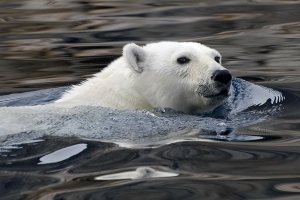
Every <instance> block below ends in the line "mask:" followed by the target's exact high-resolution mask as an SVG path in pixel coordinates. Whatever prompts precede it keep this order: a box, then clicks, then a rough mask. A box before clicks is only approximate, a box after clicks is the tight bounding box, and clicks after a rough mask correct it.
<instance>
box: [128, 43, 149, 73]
mask: <svg viewBox="0 0 300 200" xmlns="http://www.w3.org/2000/svg"><path fill="white" fill-rule="evenodd" d="M123 57H124V58H125V60H126V62H127V64H128V65H129V66H131V67H132V68H133V69H134V70H135V71H137V72H142V71H143V66H142V62H143V61H145V58H146V52H145V50H144V49H143V48H142V47H140V46H138V45H136V44H134V43H130V44H127V45H125V46H124V48H123Z"/></svg>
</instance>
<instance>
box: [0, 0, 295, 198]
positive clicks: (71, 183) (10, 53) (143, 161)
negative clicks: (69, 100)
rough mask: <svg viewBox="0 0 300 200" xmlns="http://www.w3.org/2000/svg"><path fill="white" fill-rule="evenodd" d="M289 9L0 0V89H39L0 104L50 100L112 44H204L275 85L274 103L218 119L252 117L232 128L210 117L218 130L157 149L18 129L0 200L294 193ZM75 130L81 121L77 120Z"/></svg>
mask: <svg viewBox="0 0 300 200" xmlns="http://www.w3.org/2000/svg"><path fill="white" fill-rule="evenodd" d="M299 9H300V4H299V1H284V0H276V1H260V0H226V1H220V0H204V1H201V2H199V1H194V0H189V1H184V2H182V1H176V0H174V1H168V2H162V1H155V0H146V1H100V0H96V1H92V0H86V1H76V0H63V1H57V0H24V1H17V0H10V1H8V0H2V1H1V2H0V35H1V37H0V94H10V93H16V92H24V91H34V90H37V89H46V88H50V89H49V90H43V91H41V92H38V93H36V92H32V93H26V94H25V95H19V94H11V95H10V96H5V97H4V98H5V99H3V98H2V102H1V105H2V106H3V105H7V106H11V105H36V104H43V103H44V102H45V100H47V101H52V100H53V99H55V98H57V96H58V95H59V94H60V93H61V92H62V91H63V90H65V89H66V88H59V89H53V88H55V87H58V86H69V85H70V84H74V83H78V82H80V81H81V80H84V79H85V78H87V77H90V76H91V74H92V73H94V72H98V71H99V70H101V69H102V68H103V67H105V66H106V65H107V64H108V63H109V62H111V61H112V60H114V59H115V58H117V57H118V56H120V54H121V50H122V46H123V45H124V44H126V43H128V42H136V43H138V44H145V43H149V42H153V41H161V40H175V41H176V40H178V41H196V42H201V43H204V44H206V45H208V46H211V47H213V48H216V49H217V50H219V51H220V52H221V54H222V55H223V61H224V63H223V64H224V66H225V67H226V68H228V69H229V70H230V71H231V72H232V73H233V75H234V76H236V77H240V78H243V79H245V80H248V81H250V82H255V83H257V84H260V85H264V86H267V87H271V88H275V89H276V90H278V91H280V92H282V94H283V96H284V97H285V101H284V103H283V104H282V105H281V106H278V105H277V106H276V107H273V104H272V102H266V103H265V102H262V104H263V103H264V104H263V105H262V106H255V107H250V108H249V109H247V110H245V111H244V115H242V114H240V115H238V117H237V118H234V117H232V118H231V119H225V120H228V121H230V120H231V121H233V122H236V121H234V120H238V121H239V122H240V121H241V120H242V121H243V120H244V121H245V120H246V121H247V120H249V116H252V117H253V118H251V119H256V120H257V121H255V123H253V121H252V123H250V124H248V125H247V126H243V127H237V128H236V129H234V131H233V130H231V129H228V130H227V129H226V127H227V126H224V127H225V128H224V127H223V125H222V123H220V124H219V125H220V127H216V128H217V129H218V128H219V129H220V131H219V132H218V131H216V132H217V133H219V134H220V135H216V134H211V133H209V134H208V133H205V134H203V133H202V132H200V133H199V132H197V134H200V136H202V139H203V140H197V141H186V142H177V143H172V144H167V145H164V144H163V145H159V146H158V147H157V148H122V147H120V146H118V145H116V144H113V143H108V142H106V143H105V142H103V141H98V140H87V139H78V138H75V137H74V138H73V137H57V136H56V137H55V136H51V135H55V134H57V133H55V132H49V133H46V134H45V135H47V136H43V135H40V137H39V138H30V136H31V135H32V134H35V132H34V131H32V132H23V135H22V137H21V134H20V138H21V139H22V140H23V141H20V143H18V144H17V143H15V144H10V145H11V146H5V148H1V149H0V197H1V199H145V200H146V199H218V198H219V199H220V198H222V199H241V198H248V199H254V198H258V199H274V198H282V199H283V198H285V199H299V198H300V191H299V185H300V179H299V177H300V171H299V170H298V168H299V167H298V166H299V165H300V158H299V156H300V151H299V141H300V139H299V130H300V127H299V123H300V121H299V106H298V103H299V101H298V99H299V94H300V93H299V91H300V87H299V86H300V84H299V80H300V79H299V76H300V70H299V69H300V68H299V63H300V62H299V61H300V55H299V52H300V46H299V43H300V22H299ZM256 91H257V90H256ZM252 96H256V98H254V100H259V99H265V97H263V96H262V93H260V92H257V93H253V94H252ZM257 97H259V98H257ZM279 98H280V100H282V96H280V95H279ZM4 100H5V101H4ZM273 100H274V101H278V99H273ZM249 102H252V100H250V99H249V101H247V102H244V103H245V105H244V104H243V106H246V107H247V103H249ZM253 103H254V102H252V104H251V105H253ZM254 104H255V103H254ZM256 104H259V102H258V103H256ZM275 108H276V112H272V109H275ZM236 110H238V108H236ZM266 110H268V112H267V113H266V112H265V111H266ZM278 110H280V114H278V112H277V111H278ZM96 111H97V110H95V111H94V112H96ZM92 112H93V111H90V113H92ZM272 113H273V114H274V113H276V116H275V115H274V116H272V115H271V114H272ZM1 114H2V115H3V113H1ZM19 114H20V115H21V114H24V116H25V114H26V112H25V111H24V113H19ZM46 116H47V115H43V116H41V117H40V118H42V119H43V120H44V119H46ZM82 116H84V113H82ZM95 116H96V115H95ZM125 116H126V115H125ZM233 116H234V115H233ZM62 117H64V119H68V118H67V117H68V116H62ZM215 117H216V118H214V120H215V121H217V120H219V116H215ZM243 117H244V118H245V119H243ZM204 118H205V117H204ZM260 118H261V119H260ZM5 119H8V118H5V116H4V117H3V119H2V120H5ZM12 119H14V118H12ZM145 119H149V118H145ZM186 119H187V118H186ZM190 119H193V120H194V119H195V117H194V118H193V117H191V118H190ZM208 119H209V118H206V120H207V121H208ZM266 119H268V120H266ZM26 120H28V124H30V123H33V121H34V120H36V119H32V118H30V117H29V116H28V117H27V118H26ZM90 120H91V121H93V120H95V119H90ZM48 121H49V124H51V123H50V121H51V119H48ZM56 122H57V123H58V124H60V125H61V126H62V127H64V126H63V122H58V121H56ZM179 122H180V121H177V123H179ZM185 122H186V123H189V121H188V120H186V121H185ZM192 122H193V123H196V122H195V121H192ZM204 122H206V121H204ZM259 122H260V123H259ZM21 123H26V122H25V121H22V122H21ZM110 123H112V124H114V123H113V122H110ZM149 123H150V122H149ZM202 123H203V122H202ZM236 123H238V122H236ZM7 124H8V125H10V126H11V127H14V125H13V124H9V123H8V122H7ZM205 124H206V123H204V125H205ZM2 125H3V123H2ZM37 125H39V124H37ZM184 125H185V124H179V125H178V126H182V127H183V126H184ZM74 126H75V125H74ZM199 126H200V125H199ZM37 127H38V126H37ZM76 127H77V128H78V130H80V128H82V127H84V126H83V125H81V124H80V123H78V121H77V124H76ZM94 127H95V128H96V127H97V124H94ZM6 128H8V127H6ZM31 128H32V127H31ZM69 128H72V126H69ZM126 128H128V127H123V129H118V130H119V131H120V133H121V132H122V130H127V129H126ZM67 129H68V127H65V129H64V130H67ZM171 129H172V127H167V128H166V130H171ZM32 130H35V129H34V128H32ZM153 130H157V128H155V127H153ZM138 133H140V134H141V135H142V136H143V131H137V132H136V133H135V134H138ZM3 134H4V135H5V134H7V133H6V132H3V130H2V129H1V130H0V135H3ZM24 134H28V138H27V140H26V141H24V138H26V137H24ZM94 134H101V133H99V132H97V133H94ZM222 134H223V135H222ZM245 134H246V135H245ZM247 134H248V135H247ZM49 135H50V136H49ZM204 135H205V136H206V137H204ZM230 137H233V138H230ZM238 137H243V139H241V138H238ZM224 138H225V139H224ZM251 138H252V139H251ZM9 139H11V138H10V136H7V137H6V139H5V140H6V141H3V138H1V141H2V142H3V143H5V142H7V141H9ZM181 141H182V140H181ZM161 142H164V141H163V140H162V141H161ZM166 143H168V142H167V141H166ZM124 177H125V178H124ZM136 177H138V178H136ZM100 179H101V180H100Z"/></svg>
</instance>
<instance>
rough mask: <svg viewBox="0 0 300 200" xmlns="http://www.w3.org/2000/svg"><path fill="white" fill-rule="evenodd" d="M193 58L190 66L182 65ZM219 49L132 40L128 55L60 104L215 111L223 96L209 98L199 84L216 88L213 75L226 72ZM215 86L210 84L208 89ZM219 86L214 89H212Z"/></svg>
mask: <svg viewBox="0 0 300 200" xmlns="http://www.w3.org/2000/svg"><path fill="white" fill-rule="evenodd" d="M183 56H185V57H188V58H189V59H190V60H191V61H190V62H189V63H188V64H184V65H180V64H178V63H177V59H178V58H179V57H183ZM215 56H219V57H221V55H220V54H219V53H218V52H217V51H216V50H214V49H211V48H209V47H207V46H204V45H202V44H199V43H194V42H159V43H151V44H147V45H145V46H142V47H141V46H138V45H136V44H133V43H131V44H127V45H126V46H124V48H123V56H122V57H120V58H118V59H117V60H115V61H113V62H112V63H111V64H110V65H108V67H106V68H105V69H104V70H102V71H101V72H99V73H96V74H95V75H94V77H92V78H90V79H88V80H86V81H84V82H83V83H81V84H79V85H76V86H73V87H72V88H71V89H70V90H69V91H68V92H66V93H65V94H64V95H63V96H62V98H61V99H59V100H57V101H56V102H55V104H56V105H57V106H64V107H72V106H77V105H92V106H104V107H111V108H116V109H146V110H151V109H152V108H154V107H161V108H173V109H175V110H179V111H182V112H186V113H190V112H204V111H210V110H212V109H214V108H215V107H216V106H218V105H219V104H221V103H222V101H223V99H222V100H212V99H209V98H205V97H203V96H201V93H200V94H199V91H198V93H197V92H196V91H197V89H198V88H199V86H201V85H202V86H203V85H206V86H212V85H213V83H212V82H213V81H212V80H211V77H212V74H213V73H214V72H215V71H216V70H223V69H224V67H222V66H221V65H220V64H218V63H217V62H216V61H215V60H214V57H215ZM208 88H209V87H208ZM212 89H213V88H212Z"/></svg>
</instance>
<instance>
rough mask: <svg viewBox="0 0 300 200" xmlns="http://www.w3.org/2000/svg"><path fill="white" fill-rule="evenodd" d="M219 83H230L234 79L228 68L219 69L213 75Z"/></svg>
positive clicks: (213, 78)
mask: <svg viewBox="0 0 300 200" xmlns="http://www.w3.org/2000/svg"><path fill="white" fill-rule="evenodd" d="M211 78H212V80H214V81H215V82H217V83H221V84H223V85H228V84H229V83H230V81H231V79H232V76H231V74H230V72H229V71H228V70H217V71H215V72H214V74H213V76H212V77H211Z"/></svg>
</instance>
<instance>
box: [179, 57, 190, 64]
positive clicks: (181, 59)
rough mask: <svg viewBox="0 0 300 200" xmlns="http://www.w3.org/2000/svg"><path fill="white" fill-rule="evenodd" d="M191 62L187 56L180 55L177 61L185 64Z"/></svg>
mask: <svg viewBox="0 0 300 200" xmlns="http://www.w3.org/2000/svg"><path fill="white" fill-rule="evenodd" d="M189 62H190V59H188V58H187V57H180V58H178V59H177V63H179V64H181V65H183V64H187V63H189Z"/></svg>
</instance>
